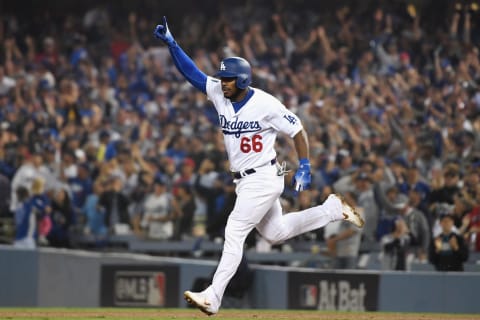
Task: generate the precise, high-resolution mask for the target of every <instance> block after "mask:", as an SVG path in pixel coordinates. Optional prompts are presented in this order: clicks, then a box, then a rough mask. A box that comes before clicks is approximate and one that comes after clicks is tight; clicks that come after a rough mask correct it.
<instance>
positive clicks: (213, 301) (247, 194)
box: [185, 179, 281, 314]
mask: <svg viewBox="0 0 480 320" xmlns="http://www.w3.org/2000/svg"><path fill="white" fill-rule="evenodd" d="M249 184H251V185H250V186H249ZM259 184H260V187H259ZM261 184H262V183H261V182H260V183H258V182H255V181H248V180H247V179H245V181H241V182H240V184H239V186H238V189H240V192H239V193H238V196H237V200H236V202H235V207H234V209H233V211H232V212H231V213H230V216H229V218H228V221H227V225H226V227H225V242H224V245H223V252H222V256H221V258H220V262H219V264H218V267H217V270H216V271H215V274H214V276H213V280H212V284H211V285H210V286H209V287H208V288H207V289H206V290H204V291H203V292H201V293H194V292H190V291H187V292H185V298H186V299H187V301H189V302H190V303H193V304H195V305H196V306H197V307H198V308H200V310H202V311H203V312H204V313H206V314H215V313H217V312H218V308H219V307H220V304H221V301H222V298H223V295H224V293H225V289H226V287H227V285H228V283H229V282H230V280H231V279H232V277H233V276H234V275H235V272H236V271H237V269H238V266H239V265H240V262H241V260H242V256H243V246H244V243H245V239H246V238H247V236H248V234H249V233H250V231H252V229H253V228H254V227H255V226H256V224H257V223H258V222H259V221H260V220H261V219H262V217H263V216H264V215H265V214H266V212H268V210H269V209H270V208H271V207H272V203H273V202H275V201H276V199H278V196H279V194H280V192H281V188H278V187H274V186H270V188H265V187H261ZM275 188H276V189H278V190H275ZM272 189H273V191H274V192H272Z"/></svg>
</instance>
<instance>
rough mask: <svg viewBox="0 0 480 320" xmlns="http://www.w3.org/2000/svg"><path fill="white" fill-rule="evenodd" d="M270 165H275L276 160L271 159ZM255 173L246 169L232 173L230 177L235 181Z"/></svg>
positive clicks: (253, 170)
mask: <svg viewBox="0 0 480 320" xmlns="http://www.w3.org/2000/svg"><path fill="white" fill-rule="evenodd" d="M269 163H270V165H272V166H273V165H274V164H275V163H277V159H276V158H273V159H272V160H270V162H269ZM255 172H257V171H256V170H255V169H253V168H252V169H246V170H243V171H237V172H232V177H233V178H235V179H241V178H243V177H245V176H248V175H251V174H253V173H255Z"/></svg>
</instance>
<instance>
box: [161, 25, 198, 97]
mask: <svg viewBox="0 0 480 320" xmlns="http://www.w3.org/2000/svg"><path fill="white" fill-rule="evenodd" d="M153 34H154V36H155V37H156V38H158V39H160V40H162V41H163V42H164V43H165V44H166V45H167V46H168V50H169V51H170V55H171V56H172V60H173V62H174V63H175V66H176V67H177V69H178V71H180V73H181V74H182V75H183V76H184V77H185V79H187V81H188V82H190V83H191V84H192V85H193V86H194V87H195V88H197V89H198V90H200V91H202V92H203V93H205V94H206V93H207V75H206V74H204V73H203V72H202V71H201V70H200V69H198V68H197V66H196V65H195V63H194V62H193V60H192V59H191V58H190V57H189V56H188V55H187V54H186V53H185V52H184V51H183V50H182V48H180V46H179V45H178V44H177V42H176V41H175V39H174V38H173V35H172V33H171V32H170V30H169V29H168V24H167V18H166V17H163V24H159V25H157V26H156V28H155V31H154V33H153Z"/></svg>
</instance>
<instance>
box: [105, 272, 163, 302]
mask: <svg viewBox="0 0 480 320" xmlns="http://www.w3.org/2000/svg"><path fill="white" fill-rule="evenodd" d="M114 293H115V296H114V305H115V306H132V307H163V306H165V294H166V278H165V273H163V272H155V271H118V272H116V273H115V277H114Z"/></svg>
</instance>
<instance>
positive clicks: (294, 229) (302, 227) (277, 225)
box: [257, 195, 345, 244]
mask: <svg viewBox="0 0 480 320" xmlns="http://www.w3.org/2000/svg"><path fill="white" fill-rule="evenodd" d="M343 209H344V208H343V204H342V201H341V199H340V198H339V197H337V196H336V195H330V196H329V197H328V198H327V200H325V202H323V204H321V205H319V206H315V207H312V208H308V209H305V210H302V211H296V212H290V213H286V214H283V213H282V207H281V205H280V200H278V199H277V200H276V201H275V203H274V205H273V206H272V208H271V209H270V210H269V212H268V213H267V214H266V215H265V216H264V217H263V219H262V220H261V221H260V223H259V224H258V225H257V230H258V231H259V232H260V234H261V235H262V236H263V237H264V238H265V239H266V240H268V241H269V242H270V243H272V244H273V243H280V242H283V241H285V240H287V239H290V238H293V237H295V236H298V235H300V234H302V233H305V232H309V231H312V230H316V229H319V228H321V227H324V226H325V225H327V224H328V223H329V222H331V221H337V220H342V219H344V218H345V216H344V214H343V212H344V210H343Z"/></svg>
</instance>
